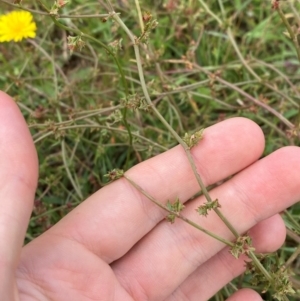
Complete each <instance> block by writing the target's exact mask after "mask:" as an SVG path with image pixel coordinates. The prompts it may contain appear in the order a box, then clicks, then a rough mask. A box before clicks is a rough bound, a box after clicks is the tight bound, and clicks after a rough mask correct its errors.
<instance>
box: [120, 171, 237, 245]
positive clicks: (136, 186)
mask: <svg viewBox="0 0 300 301" xmlns="http://www.w3.org/2000/svg"><path fill="white" fill-rule="evenodd" d="M124 178H125V179H126V180H127V181H128V182H129V183H130V184H131V185H132V186H134V187H135V188H136V189H137V190H138V191H139V192H140V193H142V194H143V195H144V196H145V197H147V198H148V199H149V200H150V201H151V202H153V203H154V204H156V205H157V206H158V207H160V208H162V209H164V210H165V211H167V212H169V213H171V214H174V215H176V217H177V218H179V219H181V220H183V221H184V222H186V223H188V224H189V225H191V226H193V227H194V228H196V229H198V230H200V231H201V232H203V233H205V234H207V235H209V236H211V237H213V238H215V239H216V240H218V241H220V242H222V243H224V244H225V245H227V246H229V247H234V243H232V242H231V241H229V240H227V239H224V238H222V237H220V236H218V235H216V234H215V233H213V232H210V231H208V230H206V229H205V228H203V227H201V226H200V225H198V224H197V223H195V222H193V221H191V220H190V219H188V218H186V217H185V216H184V215H182V214H181V213H180V212H174V211H172V210H171V209H169V208H168V207H167V206H166V205H164V204H162V203H160V202H159V201H158V200H156V199H155V198H154V197H153V196H151V195H150V194H149V193H148V192H147V191H145V190H144V189H143V188H142V187H141V186H139V185H138V184H137V183H136V182H135V181H133V180H132V179H131V178H129V177H128V176H126V175H124Z"/></svg>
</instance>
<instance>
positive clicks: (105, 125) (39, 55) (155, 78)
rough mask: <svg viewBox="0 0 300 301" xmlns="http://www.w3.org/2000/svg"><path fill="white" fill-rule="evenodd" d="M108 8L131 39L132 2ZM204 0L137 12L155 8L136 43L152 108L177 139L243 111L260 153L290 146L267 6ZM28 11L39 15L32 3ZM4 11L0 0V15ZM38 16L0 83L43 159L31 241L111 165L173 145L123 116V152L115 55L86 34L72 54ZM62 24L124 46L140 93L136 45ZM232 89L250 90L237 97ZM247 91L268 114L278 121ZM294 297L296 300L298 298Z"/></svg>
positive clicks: (295, 98) (81, 5) (146, 119)
mask: <svg viewBox="0 0 300 301" xmlns="http://www.w3.org/2000/svg"><path fill="white" fill-rule="evenodd" d="M45 2H46V1H45ZM100 2H101V1H100ZM114 2H115V3H114V5H115V10H116V11H117V12H121V18H122V20H123V22H124V23H125V24H126V25H127V26H128V27H129V28H130V29H131V30H132V32H133V33H134V34H135V35H136V36H139V35H140V32H141V30H140V26H139V21H138V14H137V10H136V8H135V4H134V1H133V0H129V1H124V0H123V1H114ZM153 2H154V4H153ZM201 2H202V1H188V0H181V1H171V0H169V1H167V0H165V1H146V0H144V1H140V5H141V8H142V11H149V12H151V13H152V14H153V16H154V17H155V18H156V19H157V20H158V22H159V25H158V26H157V28H156V29H154V30H153V31H152V32H151V34H150V37H149V41H148V47H141V48H142V49H143V48H145V49H144V50H142V51H141V53H142V62H143V66H144V68H145V79H146V83H147V87H148V89H149V91H150V95H151V97H152V100H153V102H154V103H155V105H156V107H157V109H158V110H159V112H160V113H161V114H162V115H163V116H164V118H165V119H166V120H167V122H168V123H169V124H170V125H171V126H172V128H173V129H174V130H175V131H176V132H177V133H178V134H179V135H180V136H183V135H184V133H185V132H193V131H195V130H197V129H200V128H203V127H207V126H209V125H212V124H214V123H216V122H218V121H220V120H223V119H225V118H230V117H234V116H244V117H247V118H250V119H252V120H253V121H255V122H256V123H258V124H259V125H260V127H261V128H262V130H263V132H264V134H265V137H266V147H265V151H264V155H268V154H270V153H271V152H273V151H275V150H276V149H279V148H281V147H283V146H286V145H299V138H298V137H297V135H296V136H291V135H289V130H290V129H291V128H290V127H289V123H290V124H292V125H294V126H295V127H296V129H297V130H298V135H299V121H300V114H299V99H300V91H299V88H298V83H299V79H300V71H299V70H300V69H299V62H298V60H297V55H296V51H295V47H294V45H293V43H292V42H291V40H290V39H289V38H288V37H287V36H286V35H284V34H283V32H284V31H286V28H285V27H284V25H283V23H282V21H281V19H280V17H279V15H278V14H277V12H276V11H275V10H272V8H271V1H267V0H266V1H261V0H252V1H251V0H248V1H247V0H245V1H241V0H230V1H229V0H228V1H203V2H205V3H207V4H206V5H207V6H209V10H208V9H207V8H205V6H202V5H201ZM172 3H173V4H172ZM210 3H212V4H210ZM121 4H122V5H121ZM220 4H222V5H220ZM24 5H25V6H26V7H30V8H32V9H34V10H36V11H40V12H41V11H43V8H42V7H41V6H40V4H39V1H33V3H32V4H31V5H30V6H27V5H28V4H27V3H26V2H24ZM294 7H295V10H293V9H292V6H290V5H289V4H288V5H286V6H284V7H283V10H284V12H285V13H289V18H288V20H289V22H290V24H297V21H298V19H297V18H298V17H299V16H297V14H296V13H297V12H299V13H300V5H299V4H296V3H295V5H294ZM10 9H12V8H11V7H9V6H7V5H6V4H4V3H2V2H1V1H0V13H4V12H6V11H8V10H10ZM62 13H63V14H66V15H75V14H82V15H83V14H84V15H86V14H95V13H101V14H102V13H104V14H105V13H107V10H106V9H105V7H104V6H101V5H99V4H98V2H97V1H83V0H82V1H81V0H77V1H75V0H73V1H72V3H71V4H69V5H67V6H66V7H65V8H64V9H63V11H62ZM34 18H35V21H36V23H37V25H38V34H37V38H36V39H35V40H34V42H28V41H23V42H22V43H18V44H14V43H5V44H0V63H1V74H0V88H1V89H2V90H4V91H6V92H7V93H9V94H10V95H12V96H13V97H14V98H15V99H16V100H17V102H18V104H19V105H20V107H21V109H22V112H23V114H24V116H25V117H26V120H27V121H28V123H29V126H30V129H31V132H32V135H33V137H34V140H35V142H36V147H37V150H38V154H39V160H40V180H39V185H38V190H37V195H36V199H37V201H36V206H35V208H34V212H33V214H32V218H31V221H30V225H29V228H28V234H27V239H26V241H27V242H28V241H30V240H32V239H33V238H35V237H37V236H38V235H40V234H41V233H43V232H44V231H45V230H46V229H48V228H49V227H50V226H51V225H53V224H55V223H56V222H57V221H59V220H60V219H61V218H62V217H63V216H64V215H66V214H67V213H68V212H69V211H70V210H71V209H72V208H73V207H74V206H76V205H78V204H79V203H80V202H81V201H82V200H84V199H85V198H86V197H88V196H89V195H90V194H92V193H93V192H95V191H96V190H98V189H99V188H101V187H102V186H103V185H104V184H105V182H106V181H107V180H106V179H105V178H104V175H105V174H106V173H107V172H108V171H109V170H111V169H113V168H125V169H128V168H130V167H131V166H133V165H135V164H137V163H139V162H141V161H143V160H145V159H147V158H150V157H152V156H155V155H157V154H159V153H161V152H164V151H165V150H167V149H169V148H171V147H172V146H174V145H176V144H177V142H176V140H175V139H174V138H173V136H172V135H171V134H170V133H169V131H168V130H167V129H166V128H165V127H164V125H163V124H162V123H161V122H159V120H158V119H157V117H156V116H155V115H154V114H153V113H151V112H148V111H145V110H136V111H134V110H129V109H128V110H127V122H128V124H129V126H130V129H131V133H132V136H133V142H132V145H131V146H130V145H129V135H128V133H127V130H126V125H125V124H124V122H123V121H122V115H121V113H120V112H121V111H122V110H123V109H122V104H123V103H124V99H125V97H126V90H125V88H124V86H123V85H122V80H121V77H120V73H119V71H118V69H117V66H116V64H115V62H114V60H113V59H112V56H111V55H110V54H108V53H107V51H106V50H105V49H104V48H103V47H101V46H100V45H99V44H97V43H95V42H94V41H90V40H88V39H84V41H85V42H86V47H85V48H84V49H83V50H82V51H80V52H78V51H75V52H74V53H73V54H72V55H70V53H69V51H68V49H67V36H68V35H69V34H72V32H71V31H70V32H67V31H66V30H64V29H61V28H59V27H58V26H55V25H54V23H53V21H52V20H51V18H50V17H49V16H45V15H40V14H34ZM218 20H221V21H222V22H224V21H226V22H231V27H230V28H231V33H232V37H233V39H231V40H230V39H229V38H228V37H229V33H228V31H227V29H226V26H225V25H226V24H229V23H226V22H225V23H223V25H220V24H219V21H218ZM59 21H60V22H62V23H63V24H64V25H66V26H68V27H73V28H78V29H79V30H80V31H82V32H83V33H85V34H89V35H91V36H93V37H94V38H95V39H97V40H99V41H101V42H102V43H103V44H105V45H109V44H110V43H112V42H113V41H116V40H120V39H122V49H121V50H119V51H118V53H117V58H118V60H119V63H120V65H121V66H122V68H123V70H124V72H125V75H126V83H127V86H128V90H129V94H131V95H134V94H137V95H139V96H142V95H143V93H142V89H141V85H140V83H139V78H138V73H137V68H136V63H135V61H134V60H135V57H134V52H133V48H132V44H131V42H130V40H129V39H128V37H127V36H126V33H125V32H124V31H123V30H122V29H121V28H120V27H119V26H118V25H117V24H116V23H115V22H113V21H112V20H111V19H108V20H107V21H106V22H104V21H105V20H103V21H102V20H101V19H100V20H99V18H78V19H60V20H59ZM234 43H236V47H237V48H238V50H239V52H240V54H241V56H242V57H243V58H244V60H245V62H246V64H247V65H246V66H245V64H244V63H243V61H242V59H241V58H239V56H238V55H237V52H236V50H235V47H234ZM198 67H201V68H198ZM207 72H211V73H215V72H217V73H218V72H220V74H221V77H222V78H223V79H224V80H225V81H226V82H223V83H220V82H218V81H217V80H216V81H214V82H213V84H212V83H211V80H210V79H209V76H208V75H207ZM228 83H231V85H228ZM237 88H239V89H241V90H242V91H244V92H245V93H247V94H246V95H245V94H244V95H242V94H241V93H240V90H239V89H237ZM162 95H163V97H162ZM247 95H250V96H252V97H253V98H255V99H257V100H259V101H260V102H261V103H263V104H266V105H267V106H269V107H270V108H272V109H273V110H275V111H276V112H277V116H275V115H274V113H272V112H270V111H268V110H265V109H263V108H262V107H261V106H259V105H257V104H255V103H254V102H253V101H252V100H250V99H249V98H248V96H247ZM119 110H121V111H119ZM288 212H289V216H287V215H284V218H285V221H286V225H287V227H288V228H289V229H290V230H293V229H294V225H293V222H291V217H292V218H293V219H294V220H295V221H296V222H298V223H299V216H300V206H299V204H298V205H295V206H294V207H292V208H289V211H288ZM299 240H300V237H299V233H298V234H296V235H295V236H293V235H292V234H290V232H288V236H287V240H286V243H285V245H284V246H283V247H282V248H281V249H280V250H279V251H278V253H277V254H278V258H279V260H280V262H281V263H283V262H286V261H287V260H288V258H289V257H290V256H292V255H293V253H294V252H295V251H296V249H297V242H298V243H299ZM290 267H291V269H292V270H293V272H294V273H295V276H293V277H294V278H293V279H294V285H295V288H297V289H300V277H299V274H300V273H299V260H298V261H297V260H295V261H294V262H292V263H291V266H290ZM241 282H242V283H243V285H244V286H248V285H249V284H248V282H247V277H244V276H242V277H241V278H240V279H238V281H237V282H236V283H239V284H240V283H241ZM257 289H258V290H259V287H257ZM231 292H232V286H231V285H228V286H226V287H225V288H224V289H223V290H222V291H220V292H219V293H218V294H217V295H216V296H215V297H214V298H212V300H223V298H226V297H227V296H228V294H229V293H231ZM264 298H265V299H267V300H270V298H271V297H270V295H264ZM290 300H299V294H298V296H296V297H295V298H294V299H293V298H291V299H290Z"/></svg>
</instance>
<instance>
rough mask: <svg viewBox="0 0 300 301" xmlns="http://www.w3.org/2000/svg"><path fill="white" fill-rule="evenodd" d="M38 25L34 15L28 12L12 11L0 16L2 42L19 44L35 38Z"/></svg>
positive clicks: (0, 38)
mask: <svg viewBox="0 0 300 301" xmlns="http://www.w3.org/2000/svg"><path fill="white" fill-rule="evenodd" d="M35 32H36V24H35V22H34V21H33V17H32V14H31V13H29V12H27V11H12V12H10V13H8V14H6V15H2V16H0V42H10V41H15V42H19V41H21V40H23V39H27V38H34V37H35Z"/></svg>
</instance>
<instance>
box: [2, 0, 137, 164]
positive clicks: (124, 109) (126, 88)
mask: <svg viewBox="0 0 300 301" xmlns="http://www.w3.org/2000/svg"><path fill="white" fill-rule="evenodd" d="M0 1H1V2H3V3H5V4H8V5H10V6H13V7H16V8H20V9H25V10H27V11H30V12H35V13H36V11H33V10H28V9H26V8H23V7H22V6H19V5H15V4H12V3H9V2H8V1H5V0H0ZM38 2H39V3H40V4H41V6H42V7H43V8H44V9H45V10H46V11H47V13H45V14H46V15H48V16H49V17H50V18H51V19H52V21H53V23H54V24H55V25H57V26H58V27H60V28H62V29H64V30H67V31H71V32H74V33H75V34H77V35H78V36H82V37H84V38H87V39H89V40H91V41H93V42H95V43H96V44H98V45H100V46H101V47H103V48H104V49H105V50H106V51H107V52H108V53H109V54H110V55H111V56H112V58H113V60H114V61H115V63H116V65H117V68H118V71H119V73H120V75H121V81H122V85H123V87H124V90H125V95H126V99H128V95H129V93H128V86H127V81H126V79H125V74H124V71H123V69H122V66H121V64H120V62H119V60H118V59H117V57H116V56H115V55H114V54H113V53H112V51H111V50H110V49H109V47H107V46H106V45H105V44H104V43H102V42H100V41H99V40H97V39H95V38H94V37H92V36H90V35H88V34H85V33H83V32H81V31H80V30H78V29H76V28H70V27H68V26H65V25H64V24H62V23H61V22H59V21H58V20H57V19H56V17H59V16H58V15H57V16H53V15H51V14H49V12H50V10H49V9H48V8H47V7H46V6H45V5H44V4H43V2H42V1H38ZM114 14H116V13H114ZM105 16H107V17H109V16H110V15H109V14H106V15H105ZM122 117H123V122H124V126H125V128H126V130H127V132H128V137H129V146H130V147H132V139H133V138H132V133H131V129H130V126H129V124H128V121H127V108H126V107H124V108H123V110H122ZM129 155H130V153H129V152H127V159H126V163H125V166H127V165H128V163H129Z"/></svg>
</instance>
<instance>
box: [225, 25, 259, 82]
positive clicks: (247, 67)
mask: <svg viewBox="0 0 300 301" xmlns="http://www.w3.org/2000/svg"><path fill="white" fill-rule="evenodd" d="M227 36H228V38H229V41H230V42H231V45H232V46H233V48H234V50H235V52H236V54H237V56H238V57H239V59H240V61H241V63H242V65H243V66H244V67H245V68H246V69H247V70H248V71H249V73H251V74H252V75H253V76H254V77H255V79H257V80H258V81H259V82H260V81H261V78H260V77H259V76H258V75H257V74H256V73H255V72H254V70H253V69H252V68H251V67H250V66H249V64H248V63H247V62H246V60H245V59H244V57H243V55H242V54H241V52H240V50H239V47H238V46H237V44H236V42H235V39H234V37H233V34H232V30H231V28H230V27H228V28H227Z"/></svg>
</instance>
